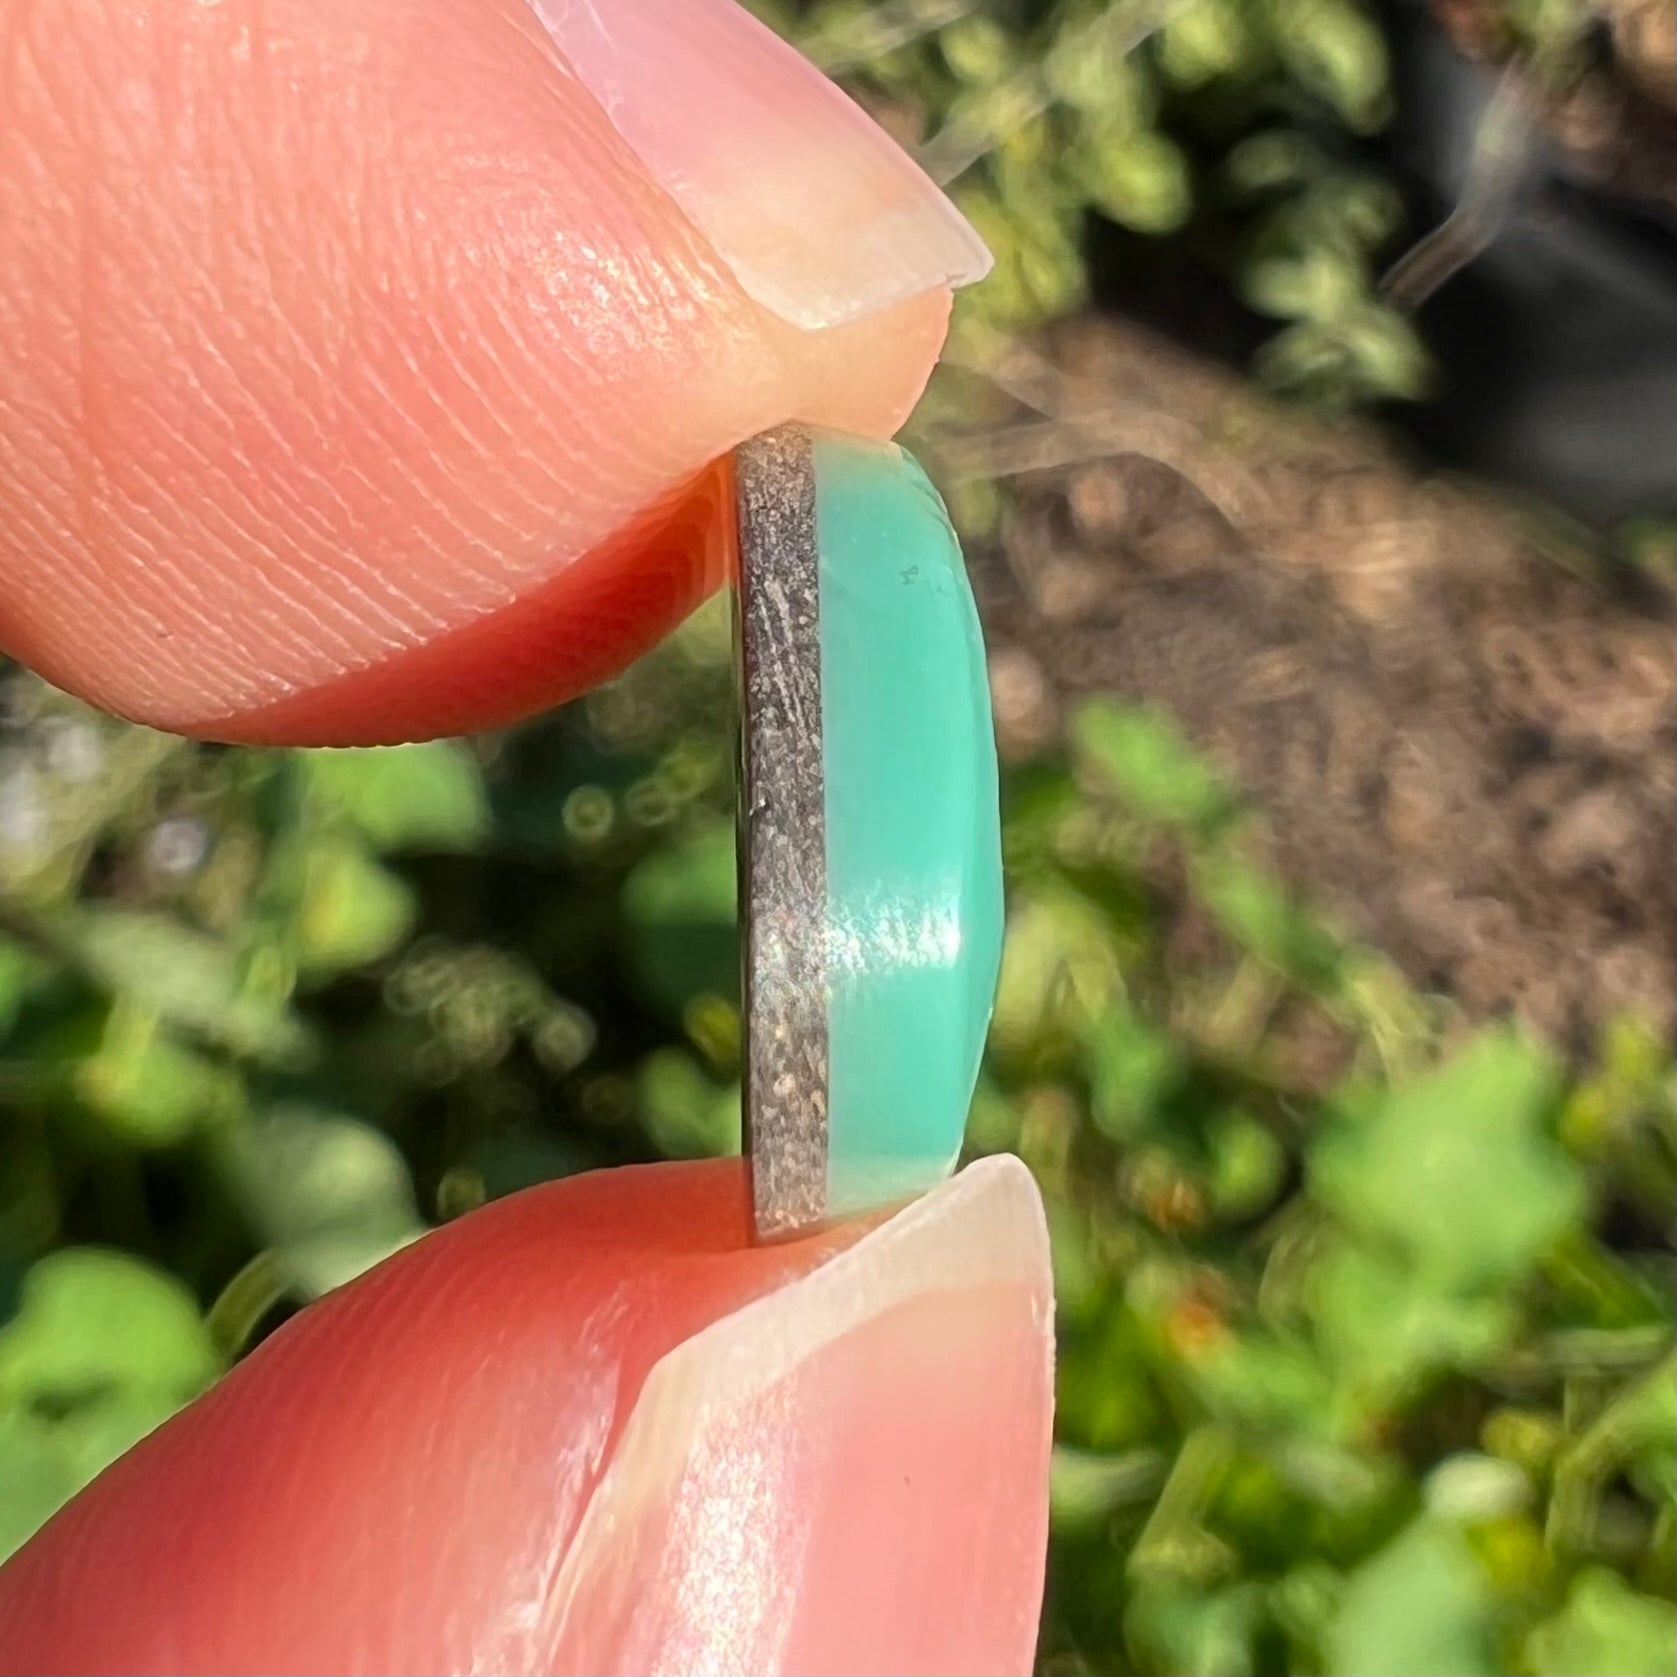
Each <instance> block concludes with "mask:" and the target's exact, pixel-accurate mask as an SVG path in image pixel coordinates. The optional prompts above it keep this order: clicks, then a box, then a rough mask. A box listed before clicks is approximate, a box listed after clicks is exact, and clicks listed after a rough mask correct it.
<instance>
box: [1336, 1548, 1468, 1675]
mask: <svg viewBox="0 0 1677 1677" xmlns="http://www.w3.org/2000/svg"><path fill="white" fill-rule="evenodd" d="M1493 1629H1494V1621H1493V1601H1492V1596H1491V1590H1490V1585H1489V1583H1488V1581H1487V1580H1486V1578H1485V1575H1484V1573H1483V1572H1482V1571H1481V1570H1480V1567H1479V1563H1478V1561H1477V1560H1476V1559H1475V1558H1474V1555H1473V1551H1472V1550H1471V1549H1470V1548H1469V1547H1468V1544H1467V1541H1466V1539H1465V1538H1463V1536H1462V1535H1461V1533H1460V1532H1459V1531H1458V1530H1457V1529H1456V1528H1455V1527H1454V1526H1452V1525H1448V1524H1446V1523H1444V1522H1442V1521H1436V1520H1431V1519H1425V1518H1423V1519H1419V1520H1416V1521H1415V1522H1413V1523H1412V1524H1411V1525H1409V1526H1408V1527H1407V1528H1406V1529H1405V1530H1404V1531H1402V1532H1401V1533H1399V1535H1398V1536H1397V1537H1395V1538H1394V1539H1393V1540H1392V1541H1391V1542H1390V1543H1388V1544H1387V1545H1386V1546H1385V1548H1383V1549H1381V1550H1380V1551H1379V1552H1378V1553H1377V1554H1375V1556H1374V1557H1373V1558H1372V1559H1371V1560H1369V1561H1367V1562H1365V1563H1364V1564H1363V1565H1362V1566H1361V1567H1359V1568H1358V1569H1357V1570H1356V1571H1355V1572H1354V1573H1352V1574H1351V1576H1350V1578H1349V1579H1347V1580H1346V1584H1345V1589H1344V1593H1343V1594H1342V1595H1341V1597H1340V1600H1339V1605H1338V1607H1337V1609H1336V1610H1335V1612H1334V1615H1333V1618H1332V1619H1331V1620H1330V1621H1329V1624H1328V1627H1327V1630H1326V1633H1325V1635H1324V1638H1323V1644H1324V1647H1323V1652H1324V1655H1325V1666H1326V1671H1327V1673H1328V1677H1418V1674H1419V1673H1421V1672H1426V1673H1427V1674H1428V1677H1481V1674H1483V1673H1489V1672H1492V1671H1494V1670H1497V1669H1498V1666H1497V1665H1496V1663H1495V1660H1494V1654H1493V1640H1492V1638H1493Z"/></svg>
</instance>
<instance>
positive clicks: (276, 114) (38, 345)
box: [0, 0, 984, 743]
mask: <svg viewBox="0 0 1677 1677" xmlns="http://www.w3.org/2000/svg"><path fill="white" fill-rule="evenodd" d="M611 18H612V27H611V33H610V36H609V38H608V36H607V35H605V34H604V33H602V32H601V30H600V29H599V27H598V23H597V20H596V19H595V14H594V9H593V8H591V7H573V6H571V5H568V4H566V3H564V0H542V3H541V4H540V5H539V6H537V7H532V6H530V5H527V4H525V3H524V0H428V3H423V4H422V3H416V0H343V3H341V4H336V5H333V6H330V7H321V6H317V5H314V4H312V3H311V0H262V3H260V4H258V3H257V0H223V3H222V4H220V5H217V6H213V7H211V6H176V5H168V4H163V3H161V0H151V3H146V0H142V3H139V4H135V5H131V6H123V7H118V8H111V7H108V6H105V5H103V4H101V3H100V0H53V3H52V4H44V3H36V0H0V37H3V38H4V39H5V40H6V41H7V42H8V44H9V50H8V51H7V52H6V53H5V54H4V55H3V57H0V109H4V111H5V116H6V120H5V122H4V123H3V124H0V227H3V228H6V229H7V230H8V234H7V237H6V238H5V239H4V241H3V245H0V248H3V250H4V253H5V254H4V255H3V256H0V564H3V566H4V572H5V582H6V585H5V588H4V590H0V646H3V647H4V648H5V649H6V650H7V651H9V652H11V653H13V654H14V655H15V656H17V657H18V658H20V659H22V660H23V661H25V662H27V663H30V664H32V665H33V666H34V667H36V668H37V669H39V670H40V671H41V672H42V673H43V674H45V675H46V676H48V677H49V678H50V679H52V680H54V681H56V682H58V683H59V684H60V685H62V686H65V687H67V688H70V689H72V690H73V691H76V692H78V693H80V694H82V695H83V696H85V697H87V698H89V699H91V700H93V701H94V702H96V703H98V704H101V705H103V706H106V707H107V708H110V709H112V710H115V711H118V712H120V713H122V714H124V715H127V716H129V717H132V718H135V719H138V720H142V721H146V722H149V723H152V724H155V725H158V726H163V727H168V728H172V729H177V730H180V731H184V732H193V733H200V734H206V735H210V736H213V737H218V738H223V739H242V740H260V741H278V742H316V743H348V742H352V741H381V740H390V739H397V738H413V737H419V736H423V735H427V734H434V733H438V732H453V731H459V730H464V729H467V728H471V727H478V726H485V725H489V724H493V723H496V722H500V721H504V720H507V719H509V718H511V717H513V716H516V715H518V714H520V713H523V712H527V711H530V710H532V709H535V708H538V707H540V706H541V705H543V704H546V703H550V702H553V701H555V700H557V699H560V698H563V697H566V696H568V695H570V694H571V693H574V692H575V691H577V690H579V689H580V688H582V687H584V686H587V685H589V684H590V683H592V682H595V681H597V680H599V679H601V678H603V677H604V676H606V675H608V674H610V673H612V672H613V671H614V670H615V669H616V668H618V667H619V666H621V665H622V664H623V663H625V662H626V661H627V660H628V659H630V658H631V657H633V656H634V655H635V654H636V653H638V652H639V651H641V650H642V649H644V648H645V647H646V646H648V645H649V644H651V643H652V642H654V641H655V640H657V639H658V638H659V637H660V636H661V635H662V634H663V633H664V632H665V631H666V630H667V629H668V628H670V627H671V626H672V625H673V624H674V623H675V622H676V621H678V620H679V619H680V617H681V616H683V615H684V614H685V613H686V612H687V611H688V610H689V609H690V608H691V607H692V606H693V605H694V604H695V603H697V601H698V600H699V599H701V598H702V597H703V596H704V595H705V593H706V592H708V591H709V590H710V589H711V588H712V587H714V586H715V585H716V584H717V582H718V581H719V580H720V577H721V573H722V563H723V554H722V551H721V549H720V547H719V545H718V536H719V532H720V530H721V528H722V523H723V521H722V520H721V519H720V516H719V513H718V511H717V508H716V505H715V495H714V491H715V488H716V484H715V481H714V476H713V473H712V470H711V463H712V462H714V461H715V460H716V459H717V458H718V457H719V456H721V455H724V454H725V453H726V452H727V451H728V450H729V449H730V448H731V447H732V446H733V445H734V444H735V443H737V442H738V441H740V440H741V439H743V438H744V437H746V436H749V435H751V434H753V433H754V432H757V431H759V430H762V429H765V428H766V427H768V426H771V425H774V424H777V423H779V422H781V421H783V420H786V419H788V418H803V419H807V420H810V421H812V422H815V423H820V424H825V425H830V426H834V427H837V428H842V429H848V430H855V431H862V432H873V433H889V432H890V431H891V430H892V429H894V428H895V426H896V425H897V424H899V423H900V421H901V419H902V418H903V416H904V415H905V413H906V411H907V409H908V408H909V407H910V405H911V404H912V402H913V400H914V399H915V397H916V396H917V394H918V392H919V390H920V388H921V385H922V384H923V381H924V379H925V376H926V373H927V371H928V370H929V367H930V364H931V361H932V359H933V357H934V356H935V354H936V351H937V348H938V346H939V343H940V341H941V337H942V331H943V325H944V320H945V317H946V312H947V307H948V293H947V283H948V282H950V281H958V280H960V279H962V278H966V277H971V276H972V275H973V274H975V273H976V272H978V271H980V270H981V269H982V266H983V260H984V259H983V254H982V249H981V247H979V246H978V245H977V242H976V240H975V238H974V237H973V235H972V234H971V232H970V230H969V229H967V228H966V227H965V224H964V223H962V222H960V221H959V219H958V218H957V217H956V216H955V215H954V212H953V211H952V210H951V209H950V208H949V206H948V205H947V204H946V203H945V202H944V201H943V200H942V199H941V198H940V197H939V196H938V195H937V194H936V193H935V191H934V190H933V189H932V188H931V187H930V185H929V183H926V182H925V181H924V179H923V177H920V176H919V175H918V173H917V172H916V171H915V170H914V169H913V167H912V165H910V164H908V163H907V160H906V159H904V158H903V157H902V155H901V154H900V153H898V152H897V151H896V150H895V148H894V147H892V145H891V143H890V142H889V141H888V140H886V139H885V138H884V137H883V135H881V134H880V133H879V132H878V131H877V130H876V129H875V128H873V126H872V125H871V124H870V123H868V122H867V120H866V119H865V118H863V117H862V116H861V114H860V113H859V112H857V111H856V110H855V109H854V107H851V106H849V105H848V104H847V102H845V101H844V100H843V99H842V97H841V96H839V95H838V94H837V93H836V91H835V90H833V89H832V88H831V87H830V86H829V85H828V84H827V83H825V82H824V81H823V80H822V79H821V78H820V77H819V76H817V75H816V74H815V72H814V71H812V70H810V69H809V67H808V66H806V65H804V64H803V63H802V61H801V60H799V59H797V58H796V56H795V55H794V54H792V53H790V51H789V50H788V49H785V48H783V47H782V46H781V45H780V44H779V43H778V42H775V41H773V40H772V38H770V37H767V36H766V34H765V32H763V31H761V30H760V29H759V28H758V26H757V25H755V24H754V23H753V22H751V20H749V19H748V18H746V17H745V15H744V14H743V13H739V12H737V10H736V9H735V8H734V7H733V6H732V5H731V4H730V3H729V0H682V5H681V6H680V7H676V6H674V5H672V4H671V3H670V0H633V3H624V4H620V5H619V6H618V7H616V8H615V9H614V11H613V12H612V14H611ZM724 141H726V143H724ZM751 157H754V158H758V159H760V168H759V169H757V170H755V171H754V170H751V169H748V168H744V167H742V160H743V159H746V158H751ZM858 252H860V253H861V256H860V257H859V256H858ZM862 258H865V261H864V260H862Z"/></svg>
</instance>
